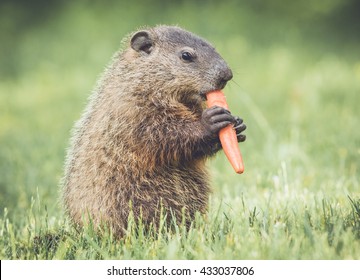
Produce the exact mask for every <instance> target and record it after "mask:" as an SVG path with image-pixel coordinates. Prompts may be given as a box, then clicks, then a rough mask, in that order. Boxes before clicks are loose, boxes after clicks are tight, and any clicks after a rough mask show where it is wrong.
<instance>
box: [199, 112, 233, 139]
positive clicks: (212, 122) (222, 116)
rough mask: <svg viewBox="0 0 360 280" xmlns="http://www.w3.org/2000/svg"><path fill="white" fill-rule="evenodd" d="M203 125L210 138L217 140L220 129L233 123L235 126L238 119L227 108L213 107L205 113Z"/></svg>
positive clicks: (202, 119) (202, 117)
mask: <svg viewBox="0 0 360 280" xmlns="http://www.w3.org/2000/svg"><path fill="white" fill-rule="evenodd" d="M201 123H202V124H203V126H204V128H205V130H206V132H207V134H208V136H210V137H211V138H217V137H218V134H219V131H220V129H222V128H224V127H226V126H228V125H229V124H231V123H234V124H235V123H236V118H235V117H234V116H232V115H231V113H230V112H229V111H228V110H226V109H225V108H222V107H219V106H213V107H211V108H208V109H205V110H204V111H203V113H202V116H201Z"/></svg>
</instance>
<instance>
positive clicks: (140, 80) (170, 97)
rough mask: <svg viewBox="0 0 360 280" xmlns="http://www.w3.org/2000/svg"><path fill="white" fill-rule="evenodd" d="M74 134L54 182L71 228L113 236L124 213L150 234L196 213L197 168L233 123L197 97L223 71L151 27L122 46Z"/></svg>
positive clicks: (189, 44) (216, 85) (187, 37)
mask: <svg viewBox="0 0 360 280" xmlns="http://www.w3.org/2000/svg"><path fill="white" fill-rule="evenodd" d="M124 44H125V47H124V50H123V51H120V52H118V53H117V54H116V55H115V56H114V58H113V61H112V64H111V65H110V66H109V67H108V68H107V70H106V71H105V74H104V75H103V77H102V79H101V80H100V82H99V84H98V86H97V88H96V90H95V91H94V93H93V94H92V95H91V98H90V100H89V104H88V106H87V108H86V110H85V112H84V114H83V116H82V117H81V119H80V120H79V121H78V122H77V124H76V125H75V128H74V130H73V137H72V143H71V147H70V149H69V151H68V155H67V161H66V166H65V176H64V179H63V201H64V205H65V209H66V212H67V214H68V215H69V216H70V218H71V219H72V221H73V222H74V223H75V224H78V225H83V224H84V223H86V222H88V221H89V218H90V219H91V220H92V223H93V224H94V225H95V226H99V225H107V226H108V227H110V228H111V229H112V230H113V232H115V234H116V235H118V236H122V235H123V234H124V232H125V230H126V228H127V221H128V216H129V213H130V212H131V211H132V213H133V215H134V216H135V217H136V219H137V218H140V217H141V220H142V222H143V223H144V224H145V225H147V226H149V225H151V224H153V226H154V227H156V225H157V224H158V222H159V218H160V212H161V210H160V209H163V210H165V211H166V213H167V218H168V222H170V220H171V219H172V218H173V217H175V218H176V221H177V222H181V221H182V219H185V221H186V224H187V226H189V224H190V223H191V221H192V219H193V218H194V216H195V213H196V212H200V213H204V212H205V211H206V208H207V202H208V197H209V191H210V189H209V184H208V175H207V171H206V167H205V160H206V159H207V158H208V157H209V156H211V155H213V154H215V153H216V152H217V151H219V150H220V149H221V144H220V142H219V138H218V132H219V130H220V129H221V128H223V127H226V126H227V125H229V124H231V123H233V124H234V127H235V129H236V132H237V135H238V141H244V140H245V135H242V134H241V132H242V131H243V130H244V129H245V128H246V127H245V125H244V124H243V122H242V120H241V119H240V118H238V117H234V116H232V115H231V114H230V112H229V111H227V110H226V109H223V108H220V107H216V106H215V107H212V108H209V109H205V106H204V105H205V100H206V95H205V94H206V93H207V92H209V91H212V90H218V89H222V88H224V86H225V85H226V82H227V81H229V80H230V79H231V78H232V72H231V70H230V69H229V67H228V66H227V64H226V63H225V61H224V60H223V59H222V58H221V56H220V55H219V54H218V53H217V52H216V50H215V49H214V47H212V46H211V45H210V44H209V43H208V42H207V41H205V40H203V39H201V38H199V37H198V36H196V35H194V34H192V33H190V32H187V31H185V30H183V29H181V28H179V27H171V26H157V27H154V28H149V29H147V30H141V31H138V32H135V33H134V34H132V36H130V38H128V39H126V40H125V41H124Z"/></svg>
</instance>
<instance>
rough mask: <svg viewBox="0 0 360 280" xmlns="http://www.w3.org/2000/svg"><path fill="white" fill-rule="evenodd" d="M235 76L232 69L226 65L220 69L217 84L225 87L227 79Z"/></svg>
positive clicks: (221, 87)
mask: <svg viewBox="0 0 360 280" xmlns="http://www.w3.org/2000/svg"><path fill="white" fill-rule="evenodd" d="M232 77H233V74H232V71H231V69H230V68H229V67H226V68H224V69H222V70H221V71H220V74H219V79H218V84H217V86H218V87H219V88H220V89H223V88H224V87H225V86H226V83H227V81H230V80H231V79H232Z"/></svg>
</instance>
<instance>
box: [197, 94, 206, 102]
mask: <svg viewBox="0 0 360 280" xmlns="http://www.w3.org/2000/svg"><path fill="white" fill-rule="evenodd" d="M199 95H200V98H201V99H202V101H206V100H207V98H206V92H200V93H199Z"/></svg>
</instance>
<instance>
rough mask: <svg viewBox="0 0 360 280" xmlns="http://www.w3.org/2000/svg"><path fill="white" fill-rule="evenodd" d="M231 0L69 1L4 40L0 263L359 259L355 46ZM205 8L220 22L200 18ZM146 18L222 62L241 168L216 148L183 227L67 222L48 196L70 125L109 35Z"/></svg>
mask: <svg viewBox="0 0 360 280" xmlns="http://www.w3.org/2000/svg"><path fill="white" fill-rule="evenodd" d="M333 2H334V3H337V2H336V1H333ZM276 3H277V2H276ZM339 3H340V2H339ZM236 5H237V4H235V3H234V2H231V3H229V4H228V6H227V5H225V4H224V5H220V6H219V5H218V4H216V5H215V4H209V5H207V6H204V7H202V9H201V13H202V16H201V17H197V16H196V14H195V11H196V8H199V7H197V5H195V4H191V2H189V1H184V3H181V4H178V7H177V8H176V9H174V8H171V7H164V12H163V13H162V14H161V15H160V14H156V10H157V8H158V7H157V6H156V5H155V6H153V7H151V10H152V11H153V13H152V14H151V13H148V10H147V9H145V8H143V7H136V6H133V7H130V9H128V10H126V12H125V11H124V10H123V9H121V7H119V6H115V7H113V8H112V9H109V8H108V7H105V6H103V7H102V8H99V7H98V6H86V5H85V4H83V5H80V4H71V5H67V6H64V7H62V8H61V9H60V12H59V13H58V14H57V16H56V17H54V18H53V19H47V21H46V23H47V24H37V25H36V24H34V25H33V26H31V27H29V28H28V29H27V30H26V32H25V31H24V32H23V33H22V34H21V36H20V35H17V37H16V38H13V39H14V42H16V47H15V46H14V48H13V49H12V50H13V52H11V53H9V57H8V58H7V59H3V60H0V61H2V62H0V63H1V64H0V65H1V68H2V70H1V73H4V71H3V69H5V68H8V67H9V69H10V70H11V73H12V74H11V75H10V74H9V73H8V74H9V75H8V76H6V75H2V78H1V83H0V147H1V148H0V191H1V192H0V258H1V259H111V258H113V259H359V258H360V176H359V174H360V170H359V169H360V131H359V128H358V127H359V112H358V111H359V104H360V95H359V94H360V57H359V54H358V50H357V47H356V46H358V42H357V41H356V40H355V39H354V38H351V40H345V41H344V42H338V43H334V44H328V43H329V42H331V40H332V39H333V36H330V35H327V36H328V37H327V36H326V35H323V36H320V37H319V38H317V37H316V36H313V35H314V34H312V33H311V30H310V29H308V28H306V26H302V28H300V27H296V26H294V23H293V22H292V21H289V22H290V23H289V25H286V24H284V23H286V22H284V21H286V20H288V19H287V18H285V19H283V20H284V21H281V20H278V17H276V16H274V15H272V14H271V13H270V12H269V13H263V14H261V17H260V18H259V21H260V23H259V24H258V25H256V24H255V23H254V22H253V16H254V15H255V14H256V13H257V11H256V10H253V9H252V8H251V7H250V6H247V5H245V4H244V5H243V6H242V7H237V6H236ZM240 8H241V9H240ZM215 11H217V12H218V13H220V15H222V16H223V18H225V15H227V16H228V18H229V21H227V20H224V21H222V22H213V21H212V22H205V21H204V18H210V17H211V15H213V14H214V12H215ZM235 11H236V12H235ZM185 12H187V16H184V14H185ZM4 13H5V12H4ZM275 15H276V14H275ZM303 16H304V17H305V18H306V19H307V20H308V17H306V16H305V15H303ZM317 16H318V15H317ZM289 17H291V16H289ZM0 18H2V19H4V17H0ZM5 18H6V17H5ZM7 18H8V19H10V18H12V17H11V14H9V15H8V17H7ZM134 18H136V20H135V19H134ZM275 18H276V20H275ZM230 19H231V20H230ZM236 20H237V21H236ZM234 21H235V22H236V23H237V24H238V25H237V27H236V28H234ZM9 22H10V21H9ZM159 22H161V23H179V24H180V25H182V26H184V27H186V28H188V29H190V30H192V31H194V32H196V33H198V34H200V35H203V36H205V37H206V38H207V39H208V40H209V41H211V42H213V43H214V44H215V45H216V47H217V49H218V51H219V52H220V53H221V54H222V55H223V56H224V58H225V59H226V60H227V61H229V64H230V66H231V68H232V69H233V72H234V80H233V82H230V83H229V84H228V86H227V87H226V90H225V92H226V94H227V96H228V99H229V104H230V109H231V110H232V111H233V112H234V114H237V115H240V116H241V117H243V118H244V120H245V122H246V124H247V126H248V129H247V133H246V134H247V137H248V138H247V141H246V142H245V143H244V144H241V149H242V153H243V158H244V162H245V168H246V169H245V173H244V174H243V175H237V174H235V173H234V172H233V170H232V168H231V166H230V165H229V163H228V162H227V161H226V158H225V157H224V155H223V154H222V153H220V154H219V155H217V156H216V157H215V158H214V159H212V160H211V161H209V168H210V171H211V177H212V186H213V193H212V196H211V199H210V201H209V213H208V215H207V217H206V218H203V217H200V216H199V217H197V218H196V220H195V221H194V223H193V226H192V227H191V229H190V230H189V231H188V232H186V231H185V230H184V228H183V227H181V226H179V227H175V230H174V231H168V230H167V229H166V228H165V227H162V228H160V229H159V230H158V231H150V232H146V233H144V232H143V231H142V230H141V226H140V229H139V228H136V226H135V223H134V222H135V221H133V223H130V226H129V229H128V235H127V236H126V237H125V238H124V239H123V240H120V241H119V240H115V239H114V238H113V236H112V235H111V233H110V232H108V231H104V232H102V233H100V234H99V233H96V232H95V231H94V230H93V229H92V228H91V227H89V228H86V229H83V230H80V231H77V230H75V229H74V228H73V227H72V226H71V225H69V223H68V221H67V219H66V217H65V216H64V214H63V212H62V208H61V205H60V203H59V202H58V201H59V181H60V178H61V176H62V172H63V170H62V168H63V161H64V157H65V151H66V147H67V145H68V138H69V135H70V134H69V131H70V129H71V127H72V125H73V123H74V121H75V120H76V119H78V118H79V116H80V113H81V111H82V110H83V108H84V106H85V103H86V99H87V97H88V95H89V94H90V92H91V90H92V88H93V86H94V84H95V81H96V79H97V77H98V75H99V73H101V71H102V69H103V68H104V66H105V65H106V64H107V62H108V61H109V60H110V57H111V55H112V53H113V52H114V51H115V50H116V49H117V47H118V45H119V42H120V40H121V38H122V37H123V36H124V35H125V34H126V33H128V32H130V31H132V30H134V29H136V28H137V27H138V26H141V25H144V24H151V25H152V24H155V23H159ZM120 23H121V24H120ZM264 24H267V26H268V29H267V30H265V31H264V30H262V28H263V26H264ZM11 26H16V25H15V24H14V25H11V24H9V25H8V28H9V30H10V31H11ZM318 26H319V25H318ZM320 26H321V24H320ZM14 28H15V27H14ZM89 30H92V32H89ZM0 31H1V30H0ZM10 31H9V33H4V34H3V36H2V38H8V39H9V42H10V41H11V39H12V37H11V36H13V35H12V34H11V32H10ZM281 31H283V32H281ZM268 32H270V34H271V35H272V36H273V37H272V38H270V37H271V36H270V35H269V34H268ZM277 32H279V33H281V35H282V36H280V35H279V34H278V33H277ZM302 32H303V33H302ZM322 34H323V33H322ZM305 35H306V36H305ZM307 35H308V36H307ZM4 36H8V37H4ZM14 36H15V35H14ZM269 36H270V37H269ZM302 36H304V37H302ZM305 39H306V44H305V43H304V40H305ZM7 44H9V43H7ZM1 55H2V56H4V54H3V53H2V54H1ZM5 72H6V71H5Z"/></svg>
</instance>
